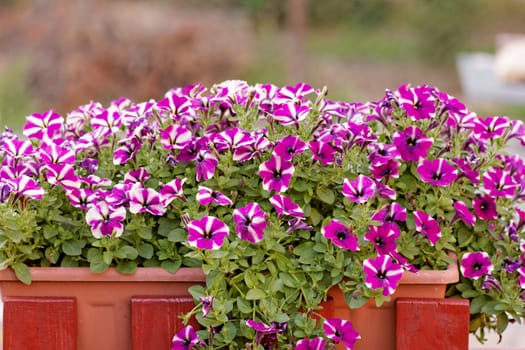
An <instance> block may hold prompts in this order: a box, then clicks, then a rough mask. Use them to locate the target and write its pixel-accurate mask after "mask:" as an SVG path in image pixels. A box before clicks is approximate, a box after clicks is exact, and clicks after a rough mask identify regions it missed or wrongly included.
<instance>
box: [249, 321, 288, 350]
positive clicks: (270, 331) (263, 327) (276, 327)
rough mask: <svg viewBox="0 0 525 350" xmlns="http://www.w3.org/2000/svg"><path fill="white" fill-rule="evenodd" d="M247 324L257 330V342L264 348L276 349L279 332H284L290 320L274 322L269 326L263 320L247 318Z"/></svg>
mask: <svg viewBox="0 0 525 350" xmlns="http://www.w3.org/2000/svg"><path fill="white" fill-rule="evenodd" d="M246 325H247V326H248V327H250V328H253V329H254V330H255V334H256V335H255V342H256V343H257V344H259V345H262V346H263V348H264V349H274V348H276V346H277V334H280V333H284V332H285V331H286V329H287V327H288V322H272V324H271V325H270V326H269V325H267V324H266V323H263V322H257V321H254V320H246Z"/></svg>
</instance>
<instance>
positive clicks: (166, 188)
mask: <svg viewBox="0 0 525 350" xmlns="http://www.w3.org/2000/svg"><path fill="white" fill-rule="evenodd" d="M186 180H187V178H182V179H178V178H176V179H173V180H171V181H170V182H168V183H167V184H164V185H163V186H161V188H160V191H159V193H160V196H161V200H162V205H164V206H165V207H167V206H168V205H169V204H170V203H171V202H172V201H173V200H175V199H177V198H178V199H180V200H182V201H186V197H185V196H184V192H183V190H182V186H183V185H184V183H185V182H186Z"/></svg>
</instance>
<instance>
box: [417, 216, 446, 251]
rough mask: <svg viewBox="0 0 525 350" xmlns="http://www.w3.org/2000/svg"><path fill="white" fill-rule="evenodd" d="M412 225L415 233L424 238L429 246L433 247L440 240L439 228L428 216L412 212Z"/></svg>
mask: <svg viewBox="0 0 525 350" xmlns="http://www.w3.org/2000/svg"><path fill="white" fill-rule="evenodd" d="M414 223H415V225H416V231H417V232H419V233H421V234H422V235H424V236H426V237H427V238H428V240H429V241H430V244H432V245H435V244H436V242H437V241H439V239H440V238H441V227H440V226H439V224H438V223H437V221H436V220H435V219H434V218H432V217H431V216H430V215H429V214H427V213H425V212H423V211H421V210H416V211H415V212H414Z"/></svg>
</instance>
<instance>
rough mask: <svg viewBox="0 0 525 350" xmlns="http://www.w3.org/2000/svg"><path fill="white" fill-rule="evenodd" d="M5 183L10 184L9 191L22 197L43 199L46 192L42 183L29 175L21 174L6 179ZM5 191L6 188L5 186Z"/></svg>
mask: <svg viewBox="0 0 525 350" xmlns="http://www.w3.org/2000/svg"><path fill="white" fill-rule="evenodd" d="M4 184H7V186H9V189H10V191H9V192H13V193H15V194H16V195H18V196H22V197H27V198H33V199H42V197H43V196H44V193H45V191H44V189H43V188H42V187H40V184H39V183H38V182H36V181H35V180H34V179H33V178H31V177H29V176H27V175H21V176H18V177H16V178H14V179H4ZM3 191H6V189H5V188H4V189H3Z"/></svg>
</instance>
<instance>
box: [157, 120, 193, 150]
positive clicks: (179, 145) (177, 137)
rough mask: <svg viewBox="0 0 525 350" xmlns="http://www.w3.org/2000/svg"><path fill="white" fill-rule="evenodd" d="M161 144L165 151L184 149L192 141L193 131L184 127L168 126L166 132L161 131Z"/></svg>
mask: <svg viewBox="0 0 525 350" xmlns="http://www.w3.org/2000/svg"><path fill="white" fill-rule="evenodd" d="M159 133H160V143H161V144H162V146H163V147H164V148H165V149H168V150H174V149H183V148H184V147H186V145H188V144H189V143H190V142H191V140H192V137H193V135H192V133H191V131H190V130H189V129H188V128H187V127H185V126H184V125H174V124H171V125H168V127H167V128H166V129H164V130H159Z"/></svg>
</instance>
